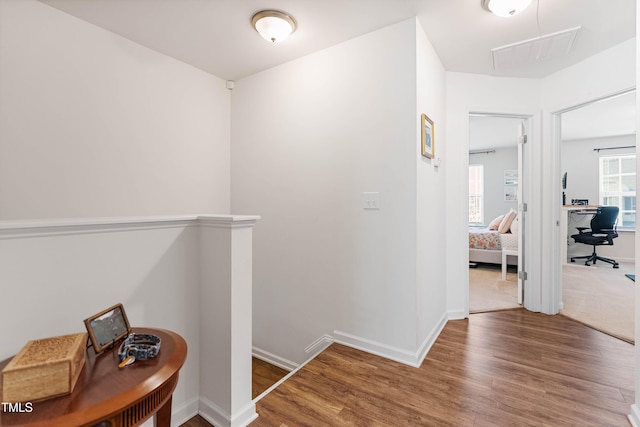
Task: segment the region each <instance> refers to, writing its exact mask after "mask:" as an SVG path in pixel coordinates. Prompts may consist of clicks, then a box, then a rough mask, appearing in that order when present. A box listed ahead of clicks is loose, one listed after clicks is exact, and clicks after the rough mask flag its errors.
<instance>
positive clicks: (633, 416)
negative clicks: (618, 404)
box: [627, 403, 640, 427]
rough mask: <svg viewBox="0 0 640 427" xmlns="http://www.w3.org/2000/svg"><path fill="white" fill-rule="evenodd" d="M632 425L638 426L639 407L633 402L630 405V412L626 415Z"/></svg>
mask: <svg viewBox="0 0 640 427" xmlns="http://www.w3.org/2000/svg"><path fill="white" fill-rule="evenodd" d="M627 418H628V419H629V422H630V423H631V425H632V426H633V427H640V408H638V405H636V404H635V403H634V404H633V405H631V413H630V414H629V415H628V416H627Z"/></svg>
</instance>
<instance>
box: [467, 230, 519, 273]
mask: <svg viewBox="0 0 640 427" xmlns="http://www.w3.org/2000/svg"><path fill="white" fill-rule="evenodd" d="M503 248H504V249H509V250H517V249H518V236H517V235H516V234H512V233H502V234H501V233H498V231H497V230H490V229H489V228H487V227H473V226H471V227H469V262H482V263H489V264H502V249H503ZM506 262H507V264H509V265H517V264H518V261H517V258H516V257H506Z"/></svg>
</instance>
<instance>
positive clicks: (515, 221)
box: [509, 216, 518, 236]
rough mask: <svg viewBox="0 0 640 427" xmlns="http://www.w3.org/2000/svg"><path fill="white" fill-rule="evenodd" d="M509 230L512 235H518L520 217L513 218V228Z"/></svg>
mask: <svg viewBox="0 0 640 427" xmlns="http://www.w3.org/2000/svg"><path fill="white" fill-rule="evenodd" d="M509 230H510V231H511V234H513V235H514V236H517V235H518V216H516V217H515V218H513V221H511V226H510V227H509Z"/></svg>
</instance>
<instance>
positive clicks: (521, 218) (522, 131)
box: [518, 120, 527, 305]
mask: <svg viewBox="0 0 640 427" xmlns="http://www.w3.org/2000/svg"><path fill="white" fill-rule="evenodd" d="M526 143H527V121H526V120H522V121H521V122H520V127H519V131H518V304H521V305H522V302H523V301H524V281H525V279H526V273H525V272H524V265H525V264H524V257H525V250H524V242H525V235H524V231H525V223H526V216H525V213H526V211H527V205H526V203H524V201H523V200H524V191H523V189H524V186H523V185H522V181H523V180H524V176H525V173H524V145H525V144H526Z"/></svg>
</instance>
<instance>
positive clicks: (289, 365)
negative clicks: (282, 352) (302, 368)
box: [252, 347, 298, 372]
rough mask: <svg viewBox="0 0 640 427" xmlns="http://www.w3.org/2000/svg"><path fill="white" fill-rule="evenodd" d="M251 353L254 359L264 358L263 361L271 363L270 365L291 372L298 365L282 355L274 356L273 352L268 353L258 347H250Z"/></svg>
mask: <svg viewBox="0 0 640 427" xmlns="http://www.w3.org/2000/svg"><path fill="white" fill-rule="evenodd" d="M252 354H253V357H255V358H256V359H260V360H264V361H265V362H267V363H271V364H272V365H275V366H277V367H279V368H282V369H284V370H285V371H288V372H291V371H293V370H294V369H296V368H297V367H298V364H297V363H295V362H292V361H291V360H287V359H285V358H284V357H280V356H276V355H275V354H273V353H269V352H268V351H266V350H262V349H261V348H258V347H252Z"/></svg>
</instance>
